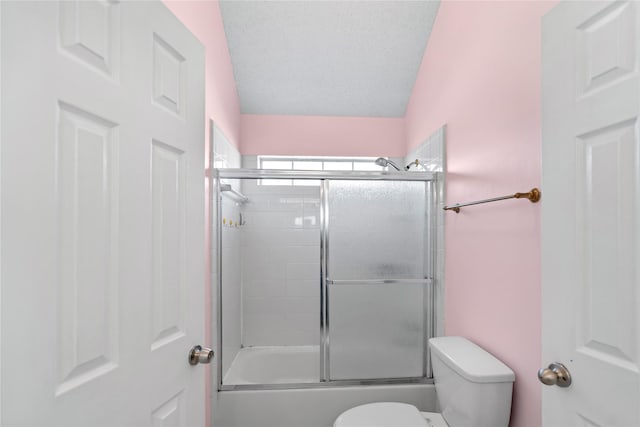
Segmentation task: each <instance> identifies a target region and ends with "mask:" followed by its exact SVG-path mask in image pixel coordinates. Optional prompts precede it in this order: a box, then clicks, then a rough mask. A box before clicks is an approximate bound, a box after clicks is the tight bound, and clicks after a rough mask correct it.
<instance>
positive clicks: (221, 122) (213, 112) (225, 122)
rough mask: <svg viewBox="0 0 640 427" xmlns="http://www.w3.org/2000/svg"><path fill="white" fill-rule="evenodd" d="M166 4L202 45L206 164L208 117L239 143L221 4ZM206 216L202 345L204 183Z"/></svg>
mask: <svg viewBox="0 0 640 427" xmlns="http://www.w3.org/2000/svg"><path fill="white" fill-rule="evenodd" d="M164 3H165V5H166V6H167V7H168V8H169V9H170V10H171V12H173V14H174V15H175V16H176V17H177V18H178V19H180V21H181V22H182V23H183V24H184V25H185V26H186V27H187V28H189V30H190V31H191V32H192V33H193V34H194V35H195V36H196V37H197V38H198V39H199V40H200V42H201V43H202V44H203V45H204V47H205V91H206V93H205V111H206V118H205V117H203V120H205V138H206V140H205V141H203V144H205V147H206V149H205V151H206V153H205V162H206V164H205V165H203V167H205V168H208V167H209V160H208V159H209V137H210V131H211V129H210V120H213V121H214V122H215V123H216V124H217V125H218V126H219V127H220V128H221V129H222V130H223V132H224V133H225V135H226V136H227V138H229V140H230V141H231V142H232V143H233V144H235V146H236V147H237V146H238V145H239V138H240V135H239V134H240V101H239V99H238V92H237V90H236V83H235V79H234V77H233V68H232V66H231V58H230V56H229V49H228V47H227V37H226V35H225V32H224V27H223V24H222V16H221V14H220V6H219V4H218V2H217V1H213V0H209V1H189V0H169V1H167V0H165V1H164ZM203 196H204V197H205V210H206V211H205V220H206V223H205V224H206V225H205V227H206V230H205V233H206V237H205V248H204V250H205V253H206V260H205V262H206V271H205V272H204V274H205V289H204V291H203V292H204V294H203V298H204V301H205V336H204V340H205V345H206V346H208V347H212V343H211V337H212V335H211V324H212V307H211V297H212V295H211V289H212V287H211V280H210V279H211V263H210V260H211V254H210V248H211V239H210V237H211V230H210V228H209V224H210V222H211V221H210V212H209V186H208V181H207V182H206V183H205V194H204V195H203ZM205 369H206V370H205V371H204V372H205V375H206V376H207V377H208V378H211V372H212V371H211V365H207V367H206V368H205ZM205 384H206V385H205V387H206V390H205V411H206V413H205V425H206V426H210V425H211V420H212V414H211V405H210V402H212V400H211V394H212V393H213V390H212V384H211V381H205Z"/></svg>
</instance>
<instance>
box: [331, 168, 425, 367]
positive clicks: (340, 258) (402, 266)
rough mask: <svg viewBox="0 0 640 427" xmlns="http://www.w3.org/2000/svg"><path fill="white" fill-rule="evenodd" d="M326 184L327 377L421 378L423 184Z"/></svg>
mask: <svg viewBox="0 0 640 427" xmlns="http://www.w3.org/2000/svg"><path fill="white" fill-rule="evenodd" d="M326 185H327V187H326V198H327V209H328V215H327V224H326V226H327V230H328V231H327V242H326V246H327V254H326V257H327V272H326V275H327V286H326V289H327V342H326V351H327V354H328V362H327V368H326V371H327V372H328V377H329V379H330V380H360V379H381V378H407V377H422V376H424V375H425V362H424V360H425V358H424V349H425V339H426V332H427V331H426V324H427V312H426V309H427V306H428V305H429V301H430V299H429V295H430V294H429V290H430V287H429V283H430V282H429V280H427V278H428V276H429V275H428V263H427V262H426V260H427V256H428V254H427V251H428V248H429V245H428V239H427V237H428V230H429V227H428V222H427V211H428V203H429V202H428V200H429V198H428V194H427V188H428V185H429V184H428V183H426V182H424V181H333V180H332V181H331V182H330V183H328V184H326Z"/></svg>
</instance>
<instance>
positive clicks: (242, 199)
mask: <svg viewBox="0 0 640 427" xmlns="http://www.w3.org/2000/svg"><path fill="white" fill-rule="evenodd" d="M220 192H221V193H229V194H231V195H232V196H233V197H234V198H235V199H236V200H237V201H238V203H247V202H248V201H249V198H248V197H247V196H245V195H244V194H242V193H241V192H239V191H238V190H234V188H233V187H232V186H231V184H220Z"/></svg>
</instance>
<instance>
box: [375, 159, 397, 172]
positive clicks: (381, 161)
mask: <svg viewBox="0 0 640 427" xmlns="http://www.w3.org/2000/svg"><path fill="white" fill-rule="evenodd" d="M376 165H378V166H382V167H383V168H384V167H386V166H388V165H391V166H393V167H394V168H395V169H396V170H397V171H400V168H399V167H398V166H396V164H395V163H393V162H392V161H391V160H389V159H385V158H384V157H378V158H377V159H376Z"/></svg>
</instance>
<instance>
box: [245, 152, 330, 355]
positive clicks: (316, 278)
mask: <svg viewBox="0 0 640 427" xmlns="http://www.w3.org/2000/svg"><path fill="white" fill-rule="evenodd" d="M255 161H256V160H255V156H250V157H249V156H247V158H244V159H243V163H244V167H249V168H255V167H256V163H255ZM243 191H244V193H245V194H246V195H247V197H249V202H248V203H246V204H245V205H243V207H242V209H243V217H244V218H245V221H246V224H245V225H244V226H243V227H242V243H241V247H242V256H243V263H242V285H243V320H242V323H243V345H244V346H263V345H285V346H286V345H317V344H318V343H319V339H320V338H319V328H320V326H319V322H320V274H319V272H320V248H319V242H320V189H319V187H298V186H291V187H288V186H273V187H269V186H259V185H257V182H256V181H255V180H248V181H246V182H245V184H244V187H243Z"/></svg>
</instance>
